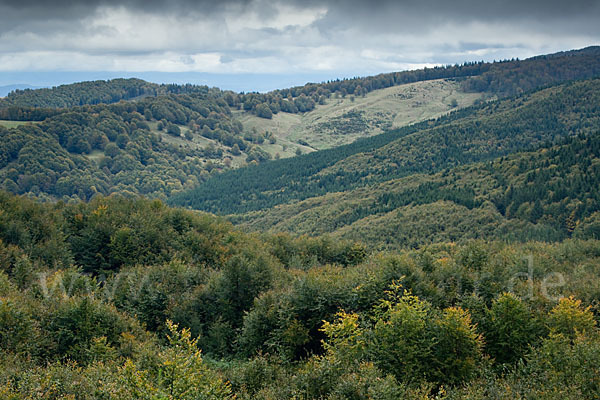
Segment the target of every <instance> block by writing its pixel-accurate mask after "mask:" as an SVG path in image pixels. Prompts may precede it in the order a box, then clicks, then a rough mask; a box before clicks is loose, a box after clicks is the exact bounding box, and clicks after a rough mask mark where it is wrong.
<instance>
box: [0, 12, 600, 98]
mask: <svg viewBox="0 0 600 400" xmlns="http://www.w3.org/2000/svg"><path fill="white" fill-rule="evenodd" d="M598 21H600V1H597V0H574V1H570V2H564V1H561V0H545V1H540V0H535V1H516V0H506V1H503V2H494V3H487V2H482V1H475V0H458V1H453V2H445V1H435V0H420V1H416V0H408V1H406V0H401V1H394V0H378V1H359V0H350V1H343V0H323V1H316V0H288V1H286V0H273V1H271V0H223V1H209V0H199V1H195V0H175V1H167V0H148V1H144V0H125V1H118V0H92V1H73V0H57V1H53V2H47V1H42V0H18V1H17V0H1V1H0V39H1V40H0V85H9V84H15V83H29V84H32V85H38V86H49V85H57V84H61V83H69V82H73V81H80V80H90V79H108V78H114V77H120V76H122V77H130V76H136V77H140V78H142V79H147V80H150V81H155V82H177V83H184V82H190V83H200V84H209V85H211V86H220V87H223V88H229V89H233V90H245V91H248V90H269V89H274V88H276V87H285V86H292V85H296V84H302V83H305V82H306V81H323V80H328V79H335V78H343V77H353V76H364V75H373V74H377V73H382V72H389V71H398V70H406V69H415V68H422V67H424V66H434V65H440V64H442V65H443V64H455V63H462V62H464V61H478V60H484V61H492V60H499V59H506V58H514V57H518V58H526V57H530V56H533V55H538V54H546V53H552V52H556V51H562V50H570V49H574V48H582V47H586V46H590V45H596V44H598V43H600V24H599V23H598Z"/></svg>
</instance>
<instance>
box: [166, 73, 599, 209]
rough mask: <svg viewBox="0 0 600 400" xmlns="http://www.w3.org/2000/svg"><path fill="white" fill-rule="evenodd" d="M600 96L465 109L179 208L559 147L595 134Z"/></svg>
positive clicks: (282, 198)
mask: <svg viewBox="0 0 600 400" xmlns="http://www.w3.org/2000/svg"><path fill="white" fill-rule="evenodd" d="M599 89H600V80H598V79H594V80H589V81H580V82H572V83H567V84H562V85H559V86H556V87H551V88H547V89H544V90H541V91H538V92H535V93H531V94H527V95H522V96H519V97H515V98H512V99H508V100H501V101H496V102H492V103H488V104H483V105H480V106H477V107H473V108H468V109H463V110H460V111H457V112H454V113H452V114H450V115H448V116H445V117H441V118H439V119H437V120H436V121H429V122H425V123H421V124H415V125H413V126H410V127H406V128H402V129H399V130H395V131H390V132H388V133H386V134H383V135H380V136H375V137H372V138H368V139H364V140H361V141H357V142H355V143H354V144H351V145H348V146H342V147H338V148H335V149H330V150H326V151H322V152H317V153H311V154H308V155H305V156H302V157H299V158H294V159H288V160H280V161H276V162H272V163H269V164H263V165H258V166H255V167H252V168H245V169H239V170H235V171H228V172H226V173H224V174H221V175H219V176H215V177H211V179H209V180H207V181H206V182H205V183H203V184H202V185H200V186H199V187H198V188H195V189H193V190H192V191H189V192H187V193H182V194H179V195H177V196H175V197H173V199H172V201H173V203H174V204H180V205H186V206H191V207H192V208H199V209H203V210H207V211H211V212H217V213H221V214H235V213H238V214H240V213H244V212H248V211H256V210H265V209H269V208H271V207H273V206H276V205H278V204H285V203H290V202H293V201H297V200H301V199H306V198H310V197H313V196H320V195H324V194H326V193H331V192H340V191H347V190H351V189H354V188H356V187H360V186H364V185H368V184H373V183H377V182H382V181H386V180H390V179H395V178H399V177H402V176H407V175H410V174H415V173H430V172H435V171H440V170H443V169H447V168H452V167H455V166H458V165H463V164H468V163H472V162H478V161H483V160H491V159H493V158H496V157H498V156H503V155H508V154H511V153H514V152H518V151H524V150H529V149H532V148H535V147H539V146H542V145H545V144H548V143H556V142H560V141H561V140H563V139H564V138H565V137H568V136H573V135H577V134H580V133H582V134H586V133H590V132H594V129H595V127H596V126H597V123H598V119H599V118H600V98H599V97H598V96H599V95H598V93H600V91H599Z"/></svg>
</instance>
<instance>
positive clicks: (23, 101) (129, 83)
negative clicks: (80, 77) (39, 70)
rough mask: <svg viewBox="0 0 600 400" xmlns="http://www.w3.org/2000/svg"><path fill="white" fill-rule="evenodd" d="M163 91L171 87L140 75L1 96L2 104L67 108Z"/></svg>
mask: <svg viewBox="0 0 600 400" xmlns="http://www.w3.org/2000/svg"><path fill="white" fill-rule="evenodd" d="M161 89H162V90H161ZM161 92H162V93H167V92H168V87H166V86H162V87H161V86H160V85H157V84H154V83H149V82H145V81H143V80H141V79H113V80H110V81H93V82H80V83H73V84H69V85H61V86H57V87H53V88H43V89H33V90H32V89H25V90H15V91H13V92H11V93H9V94H8V96H7V97H5V98H3V99H0V108H4V107H9V106H20V107H45V108H68V107H74V106H81V105H85V104H99V103H105V104H110V103H116V102H118V101H120V100H129V99H133V98H136V97H138V96H144V95H153V96H154V95H157V94H159V93H161Z"/></svg>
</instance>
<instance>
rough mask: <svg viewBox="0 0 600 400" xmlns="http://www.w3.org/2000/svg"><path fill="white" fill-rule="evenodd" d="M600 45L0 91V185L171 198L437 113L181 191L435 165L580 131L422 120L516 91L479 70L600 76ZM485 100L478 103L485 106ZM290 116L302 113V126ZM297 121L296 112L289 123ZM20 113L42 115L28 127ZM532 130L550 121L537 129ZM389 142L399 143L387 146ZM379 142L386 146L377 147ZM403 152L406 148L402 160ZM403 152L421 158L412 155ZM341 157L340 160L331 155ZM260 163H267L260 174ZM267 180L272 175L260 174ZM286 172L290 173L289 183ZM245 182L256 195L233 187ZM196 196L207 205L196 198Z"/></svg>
mask: <svg viewBox="0 0 600 400" xmlns="http://www.w3.org/2000/svg"><path fill="white" fill-rule="evenodd" d="M599 53H600V52H598V51H597V48H588V49H583V50H580V51H573V52H567V53H564V54H557V55H551V56H547V57H546V58H537V59H531V60H526V61H522V62H521V61H507V62H499V63H494V64H489V63H466V64H464V65H460V66H447V67H439V68H433V69H423V70H418V71H405V72H398V73H391V74H382V75H378V76H373V77H365V78H356V79H349V80H340V81H333V82H327V83H323V84H307V85H305V86H302V87H295V88H290V89H282V90H277V91H273V92H269V93H239V94H238V93H233V92H226V91H221V90H219V89H217V88H208V87H206V86H194V85H155V84H150V83H147V82H144V81H141V80H137V79H127V80H126V79H117V80H112V81H97V82H83V83H80V84H74V85H65V86H60V87H57V88H52V89H43V90H26V91H18V92H15V93H13V94H11V95H10V96H9V97H8V98H6V99H2V100H0V127H7V128H8V129H0V135H1V137H2V139H3V141H2V144H1V145H0V146H1V147H2V154H1V156H0V185H2V187H3V188H4V189H6V190H9V191H11V192H13V193H18V194H26V193H28V194H29V195H32V196H38V197H41V198H45V199H53V200H55V199H59V198H60V199H63V200H69V199H75V198H80V199H89V198H91V197H92V196H94V195H95V194H96V193H100V194H109V193H114V192H118V193H123V194H128V195H130V194H134V195H136V194H142V195H147V196H151V197H160V198H168V197H171V196H172V195H174V194H177V193H178V192H181V191H182V190H186V189H191V188H193V187H194V186H196V185H198V184H200V183H202V182H203V181H205V180H206V179H208V178H209V176H210V174H211V172H212V171H220V170H223V169H229V168H235V167H240V166H244V165H246V164H249V163H252V164H254V163H262V162H264V161H267V160H269V159H271V158H285V157H291V156H294V155H296V154H299V153H305V152H309V151H313V150H315V149H322V148H328V147H332V146H337V145H339V144H341V143H347V142H352V141H354V140H355V139H356V138H362V137H364V136H370V135H373V134H376V133H378V132H381V131H386V130H387V129H388V128H390V127H393V126H402V125H403V124H406V123H410V122H412V121H419V120H423V119H427V118H431V117H439V120H438V121H437V122H428V123H424V124H421V125H416V126H411V127H408V128H400V129H399V130H397V131H391V132H390V133H385V134H383V135H381V137H377V138H374V139H372V140H371V141H369V140H366V141H364V140H361V141H360V142H357V143H356V144H353V145H351V146H350V147H346V148H341V149H340V150H339V151H337V150H334V151H330V152H328V153H324V154H319V155H315V156H312V157H310V158H307V159H303V160H301V161H298V163H299V164H295V162H292V163H289V164H285V163H283V164H277V165H279V166H282V167H276V168H279V169H277V170H272V171H271V170H270V169H271V168H273V167H272V165H269V166H266V167H264V168H262V169H261V167H259V168H258V169H250V170H249V171H250V172H246V171H244V172H242V173H240V175H235V174H233V175H224V176H223V177H221V178H218V179H217V180H213V179H210V180H209V183H207V185H205V186H202V187H205V188H209V193H208V195H207V196H205V197H206V198H204V197H203V196H204V195H199V194H198V193H199V192H197V193H196V194H195V195H194V200H193V201H192V200H191V199H190V198H186V196H187V195H186V196H182V197H180V198H177V199H175V201H176V202H177V204H187V205H192V203H194V204H193V206H194V207H202V208H203V209H207V210H211V211H217V212H225V213H231V212H240V211H241V212H245V211H248V210H257V209H262V208H265V207H270V206H273V205H276V204H282V203H286V202H288V201H290V200H297V199H302V198H306V197H309V196H314V195H321V194H324V193H327V192H330V191H338V190H346V189H348V188H352V187H357V186H360V185H363V184H365V183H367V182H371V181H375V182H377V181H380V180H382V179H390V178H392V177H399V176H405V175H406V174H409V173H415V172H424V171H433V170H436V169H438V168H442V166H441V165H442V164H443V165H445V166H452V165H458V164H461V163H464V162H472V161H477V160H483V159H489V158H493V157H495V156H498V155H501V154H508V153H510V152H513V151H518V150H522V149H523V146H525V144H526V143H527V142H528V141H530V140H533V141H534V142H533V143H538V142H543V141H545V140H554V139H555V138H557V137H561V136H562V135H563V133H564V131H565V130H569V129H572V126H571V125H572V124H571V122H572V121H560V120H556V121H555V120H552V118H548V117H544V116H543V115H538V116H534V117H532V119H528V120H527V121H529V122H527V121H525V122H523V123H520V122H519V123H516V122H515V121H517V119H516V118H513V116H511V115H509V116H508V117H507V119H506V120H503V119H502V118H500V117H494V118H495V120H493V121H492V119H490V120H489V121H487V122H485V123H486V124H487V126H489V129H491V130H492V131H493V133H491V134H489V135H487V136H485V135H481V136H480V137H478V138H475V139H476V140H475V141H471V140H470V137H471V136H473V132H475V131H477V129H478V127H477V126H476V124H475V125H474V124H472V123H471V124H469V123H468V122H461V123H460V124H459V125H452V126H453V128H452V129H455V130H454V131H453V132H452V134H453V135H463V136H464V140H462V141H463V142H464V143H463V144H461V145H456V144H454V145H449V146H446V143H442V142H440V140H441V139H440V138H443V141H447V140H448V139H449V138H448V137H445V136H443V135H438V131H434V130H430V131H429V133H428V134H427V133H424V132H426V129H425V128H427V127H429V128H433V127H435V126H441V125H444V124H450V123H451V121H458V120H459V119H461V118H463V117H465V116H466V115H467V114H469V113H472V112H473V111H472V110H470V109H468V110H461V111H458V112H454V113H453V114H452V115H450V116H444V115H445V113H447V112H448V111H450V110H456V108H455V106H465V105H469V104H471V103H473V102H475V101H477V100H479V98H481V97H482V96H483V97H484V98H488V97H493V96H496V95H495V93H496V92H497V93H498V94H499V95H504V94H505V93H506V92H510V91H509V90H504V89H506V88H505V87H504V86H502V85H500V86H498V85H495V84H494V85H492V86H489V87H484V88H478V87H477V85H475V87H470V88H469V87H466V86H464V85H467V82H469V81H470V80H471V79H473V78H474V77H477V76H483V75H482V74H487V75H485V76H486V77H487V78H486V81H489V82H494V81H495V80H498V79H500V81H501V82H505V83H507V82H512V83H511V85H512V86H511V87H517V88H521V89H522V90H525V89H526V88H529V87H535V86H536V85H540V84H547V83H548V82H553V81H557V80H559V81H560V80H564V79H571V78H578V79H579V78H583V77H586V76H590V75H594V74H597V72H598V71H599V70H600V62H598V61H599V59H600V57H599ZM536 71H538V72H540V76H538V78H539V79H535V80H531V79H528V78H527V76H529V75H531V74H533V75H535V76H537V75H536V74H537V72H536ZM528 74H529V75H528ZM498 77H500V78H498ZM497 78H498V79H497ZM521 78H523V79H521ZM526 78H527V79H526ZM449 79H450V80H449ZM515 85H516V86H515ZM501 86H502V87H501ZM461 88H462V89H461ZM465 90H466V91H465ZM473 90H474V92H473ZM477 90H483V91H484V92H478V91H477ZM468 91H471V92H468ZM363 96H364V97H363ZM558 96H559V97H560V96H563V94H562V93H560V94H558ZM124 99H127V101H124ZM353 99H354V100H353ZM532 99H533V100H531V101H530V100H529V99H528V98H526V97H525V98H523V100H522V101H523V104H517V103H515V102H513V103H510V105H509V106H508V107H520V106H523V109H522V110H520V112H534V113H535V112H541V113H547V112H552V110H551V107H553V106H554V105H558V106H561V104H560V102H558V103H557V102H556V101H555V102H554V103H556V104H554V103H553V101H552V100H544V101H546V103H548V104H547V106H548V107H550V108H549V109H543V107H542V106H540V105H539V104H537V103H536V104H533V103H535V102H536V101H538V98H537V97H535V96H532ZM452 100H454V102H453V101H452ZM117 101H118V102H117ZM114 102H116V103H114ZM532 102H533V103H532ZM95 103H102V104H95ZM104 103H112V104H109V105H106V104H104ZM530 103H531V104H530ZM80 104H82V105H80ZM494 104H499V103H494ZM553 104H554V105H553ZM73 105H76V106H74V107H70V106H73ZM532 107H533V109H532ZM536 107H537V109H536ZM476 109H477V108H476ZM482 110H483V111H481V110H480V111H479V112H480V113H481V112H487V111H485V109H482ZM532 110H533V111H532ZM580 111H581V110H574V111H572V112H574V113H580ZM507 112H509V111H507ZM509 114H510V112H509ZM476 118H478V117H476ZM490 118H491V117H490ZM6 120H8V121H6ZM294 120H295V121H301V122H300V123H299V124H296V125H294V123H293V121H294ZM257 121H258V122H257ZM285 121H287V122H285ZM289 121H292V123H291V124H288V125H286V123H288V122H289ZM463 121H466V120H463ZM22 122H32V123H31V124H29V125H28V124H24V125H20V124H21V123H22ZM284 122H285V123H284ZM507 123H511V124H513V123H514V125H515V128H514V129H516V131H515V132H516V133H515V132H513V133H514V135H513V136H515V137H518V141H515V140H509V139H508V136H510V135H512V134H513V133H510V132H509V130H508V129H507V128H506V126H505V125H506V124H507ZM494 124H496V126H494ZM528 124H529V125H528ZM570 124H571V125H570ZM531 125H535V126H531ZM538 125H539V126H538ZM542 128H543V129H542ZM461 129H462V130H464V131H461ZM465 129H466V130H465ZM536 130H537V131H536ZM541 130H543V132H541ZM417 131H422V132H420V133H417ZM500 131H502V132H500ZM517 131H518V132H517ZM534 131H535V132H538V131H540V132H541V133H540V134H539V135H537V134H535V135H533V136H532V132H534ZM413 134H415V135H413ZM502 135H504V136H502ZM507 135H508V136H507ZM536 135H537V136H539V137H537V136H536ZM404 136H406V138H405V139H403V140H402V141H399V142H397V143H396V144H391V142H393V141H394V140H397V139H399V138H401V137H404ZM473 137H475V136H473ZM415 138H417V139H415ZM415 140H416V141H415ZM478 140H479V142H478ZM483 140H491V142H490V144H491V146H492V148H491V149H487V147H486V146H487V144H486V143H484V142H483ZM388 143H390V146H389V147H387V148H386V147H384V145H385V144H388ZM394 146H395V147H394ZM398 146H399V147H398ZM379 147H382V149H381V150H377V151H375V149H377V148H379ZM467 148H469V151H468V152H465V151H464V150H465V149H467ZM386 149H387V150H386ZM430 150H433V152H430ZM438 150H439V151H438ZM386 151H387V153H390V154H386ZM365 152H374V153H373V154H374V155H375V158H369V156H364V155H361V156H356V157H354V158H349V159H348V160H344V159H345V158H348V157H349V156H351V155H352V154H356V153H365ZM398 152H402V153H406V154H407V155H406V157H405V158H402V159H398V157H397V156H396V155H395V154H396V153H398ZM407 152H413V153H414V154H416V155H417V156H418V159H411V157H412V156H411V155H410V154H409V153H407ZM462 153H464V154H462ZM365 154H366V153H365ZM403 157H404V156H403ZM379 159H380V160H379ZM378 160H379V161H378ZM380 161H382V162H380ZM337 162H340V164H339V165H334V164H335V163H337ZM361 163H362V164H361ZM364 163H367V164H368V165H363V164H364ZM392 163H395V164H396V165H399V166H401V167H402V168H396V167H394V166H393V165H394V164H392ZM354 164H356V165H354ZM290 168H291V169H290ZM261 171H262V172H261ZM260 174H264V175H263V176H262V178H261V175H260ZM261 179H262V180H263V181H264V182H259V181H260V180H261ZM215 182H222V183H220V184H219V183H217V184H215ZM290 182H294V183H293V184H292V185H291V186H286V185H288V184H289V183H290ZM219 185H221V187H218V186H219ZM223 185H225V187H224V188H223ZM236 186H237V187H239V188H240V189H242V191H243V192H244V193H243V196H246V197H243V196H242V197H239V196H238V195H237V194H236V193H235V192H234V190H235V188H236ZM202 187H201V188H200V189H199V190H200V191H202V190H204V189H202ZM213 192H214V193H213ZM273 194H276V195H273ZM187 197H189V196H187ZM200 202H202V203H203V204H202V205H198V204H199V203H200ZM229 203H231V204H229Z"/></svg>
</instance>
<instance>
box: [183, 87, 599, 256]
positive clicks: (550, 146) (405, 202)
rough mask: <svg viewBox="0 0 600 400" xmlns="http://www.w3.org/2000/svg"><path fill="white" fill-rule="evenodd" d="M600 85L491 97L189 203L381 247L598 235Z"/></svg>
mask: <svg viewBox="0 0 600 400" xmlns="http://www.w3.org/2000/svg"><path fill="white" fill-rule="evenodd" d="M599 90H600V80H589V81H580V82H573V83H567V84H562V85H559V86H555V87H551V88H547V89H543V90H541V91H538V92H535V93H531V94H528V95H524V96H519V97H516V98H512V99H508V100H501V101H496V102H491V103H488V104H485V105H482V106H479V107H474V108H470V109H465V110H462V111H459V112H456V113H454V114H452V115H450V116H447V117H444V118H440V119H438V120H437V121H436V122H431V123H426V124H421V125H415V126H412V127H410V128H404V129H401V130H399V131H396V132H395V135H397V136H396V137H392V133H388V134H386V135H381V136H380V137H377V138H378V139H379V140H380V142H379V143H377V144H375V142H374V140H373V139H374V138H371V139H367V140H364V141H361V142H356V143H355V144H354V145H353V146H352V145H351V146H345V147H340V148H337V149H332V150H328V151H325V152H320V153H316V154H309V155H306V156H302V157H299V158H294V159H290V160H282V161H279V162H273V163H270V164H264V165H261V166H256V167H254V168H247V169H240V170H237V171H232V172H229V173H228V174H223V175H220V176H218V177H214V178H212V179H210V180H209V181H207V182H206V183H205V184H204V185H203V186H200V187H199V188H197V189H195V190H193V191H192V192H190V193H188V194H187V195H188V197H187V199H188V200H189V201H190V203H189V205H191V206H192V207H199V208H203V209H206V210H210V211H213V212H218V213H222V214H231V215H230V219H231V220H232V221H234V222H235V223H238V224H240V225H242V226H244V227H246V228H247V229H251V230H259V231H265V230H268V231H274V232H281V231H285V232H294V233H298V234H310V235H321V234H325V233H327V234H331V235H333V237H340V238H346V239H354V240H363V241H365V242H367V243H368V244H369V245H371V246H375V247H380V248H389V247H391V248H398V247H406V246H409V247H415V246H419V245H422V244H427V243H434V242H438V241H455V240H461V239H465V238H480V237H483V238H505V239H512V240H527V239H536V240H560V239H564V238H566V237H570V236H572V235H575V236H581V237H595V236H596V235H598V234H599V232H596V231H597V226H596V225H597V222H596V219H597V218H598V214H597V211H598V210H596V208H595V206H594V205H595V204H598V192H597V189H596V187H597V181H598V177H597V172H598V171H597V170H596V169H595V168H597V165H598V162H600V161H599V160H598V154H596V151H597V147H598V140H599V135H600V132H599V131H598V128H597V127H598V122H599V118H600V97H598V93H600V91H599ZM428 125H430V126H428ZM384 137H387V138H389V140H388V141H381V139H383V138H384ZM359 144H361V145H362V148H359V147H358V145H359ZM369 144H370V145H371V146H370V147H369ZM327 152H329V153H330V154H331V156H330V157H326V154H327ZM319 155H320V156H321V158H318V157H317V156H319ZM321 160H323V162H321V163H319V161H321ZM309 165H312V166H314V168H313V169H310V168H307V167H308V166H309ZM225 178H228V179H231V180H226V179H225ZM233 180H237V181H238V182H239V184H238V185H234V184H233ZM211 184H212V186H211ZM221 185H222V186H221ZM225 188H227V189H226V190H224V189H225ZM195 196H197V197H195ZM182 198H183V199H186V197H183V195H180V196H176V197H174V200H175V201H178V200H179V199H182ZM200 199H201V200H200ZM197 200H199V201H198V202H194V201H197ZM182 204H186V203H182Z"/></svg>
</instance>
